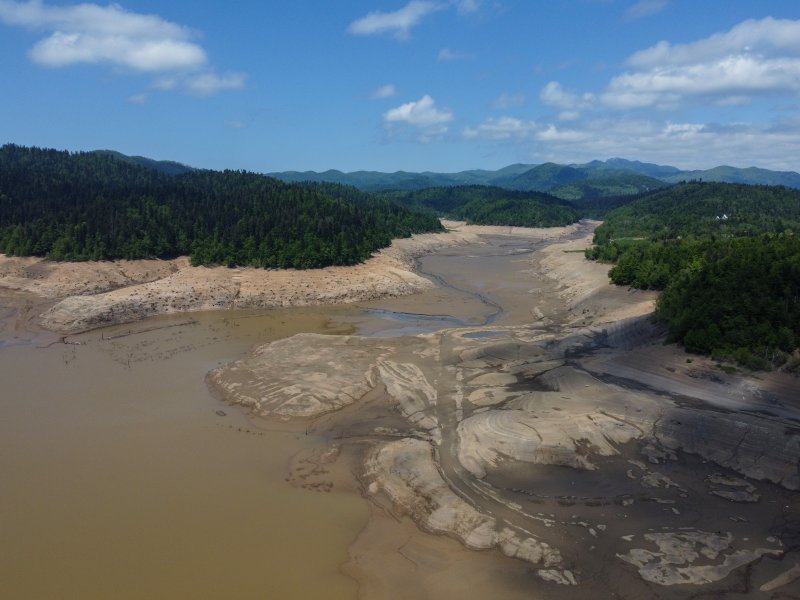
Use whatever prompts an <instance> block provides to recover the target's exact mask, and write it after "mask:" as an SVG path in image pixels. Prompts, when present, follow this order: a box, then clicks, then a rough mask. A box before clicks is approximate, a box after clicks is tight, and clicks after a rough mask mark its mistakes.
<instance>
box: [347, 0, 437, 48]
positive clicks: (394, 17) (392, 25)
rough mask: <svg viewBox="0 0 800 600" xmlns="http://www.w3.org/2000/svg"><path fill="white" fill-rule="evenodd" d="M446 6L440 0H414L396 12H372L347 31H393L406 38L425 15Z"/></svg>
mask: <svg viewBox="0 0 800 600" xmlns="http://www.w3.org/2000/svg"><path fill="white" fill-rule="evenodd" d="M444 8H446V6H445V5H443V4H439V3H438V2H427V1H425V0H412V1H411V2H409V3H408V4H406V5H405V6H404V7H403V8H401V9H398V10H396V11H394V12H380V11H375V12H371V13H369V14H367V16H365V17H361V18H360V19H357V20H355V21H353V22H352V23H350V25H349V26H348V27H347V31H348V33H352V34H353V35H379V34H382V33H391V34H393V35H394V36H395V37H397V38H399V39H405V38H407V37H408V34H409V31H410V30H411V28H412V27H414V26H415V25H417V24H418V23H419V22H420V21H421V20H422V19H423V17H426V16H428V15H429V14H431V13H434V12H436V11H438V10H442V9H444Z"/></svg>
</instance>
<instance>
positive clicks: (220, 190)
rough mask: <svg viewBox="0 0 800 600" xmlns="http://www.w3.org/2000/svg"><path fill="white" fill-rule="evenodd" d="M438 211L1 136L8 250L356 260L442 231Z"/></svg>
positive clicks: (1, 243)
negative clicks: (5, 140) (168, 169)
mask: <svg viewBox="0 0 800 600" xmlns="http://www.w3.org/2000/svg"><path fill="white" fill-rule="evenodd" d="M440 230H441V225H440V223H439V221H438V220H437V219H436V218H435V217H434V216H433V215H431V214H428V213H422V212H418V211H413V210H409V209H408V208H405V207H402V206H400V205H398V204H396V203H393V202H390V201H388V200H385V199H381V198H376V197H372V196H368V195H366V194H363V193H362V192H359V191H358V190H356V189H355V188H348V187H345V186H337V185H333V184H318V185H310V186H309V185H300V184H286V183H282V182H280V181H278V180H276V179H273V178H271V177H267V176H264V175H257V174H254V173H247V172H241V171H222V172H220V171H207V170H191V171H188V172H185V173H180V174H176V175H168V174H165V173H163V172H160V171H159V170H156V169H152V168H146V167H143V166H140V165H138V164H135V163H132V162H129V161H125V160H120V159H119V158H117V157H115V156H114V155H113V154H110V153H96V152H95V153H69V152H60V151H56V150H43V149H38V148H24V147H20V146H15V145H6V146H3V147H2V148H0V252H4V253H6V254H12V255H34V256H46V257H48V258H51V259H54V260H101V259H102V260H105V259H118V258H127V259H133V258H151V257H158V258H169V257H175V256H179V255H185V254H188V255H190V256H191V260H192V262H193V264H196V265H211V264H223V265H249V266H258V267H279V268H285V267H294V268H310V267H321V266H326V265H334V264H339V265H341V264H353V263H357V262H360V261H363V260H365V259H366V258H368V257H369V256H370V255H371V254H372V253H373V252H374V251H375V250H377V249H379V248H381V247H385V246H387V245H389V243H390V242H391V240H392V239H393V238H397V237H406V236H408V235H411V234H412V233H415V232H423V231H440Z"/></svg>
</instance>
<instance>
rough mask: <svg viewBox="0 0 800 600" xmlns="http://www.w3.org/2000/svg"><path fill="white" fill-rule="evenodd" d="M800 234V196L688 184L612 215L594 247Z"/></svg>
mask: <svg viewBox="0 0 800 600" xmlns="http://www.w3.org/2000/svg"><path fill="white" fill-rule="evenodd" d="M787 230H790V231H795V232H800V190H795V189H789V188H784V187H778V186H765V185H743V184H732V183H699V182H693V183H685V184H681V185H677V186H675V187H672V188H669V189H666V190H661V191H657V192H654V193H651V194H647V195H643V196H640V197H639V198H637V199H636V200H634V201H632V202H629V203H627V204H625V205H624V206H622V207H620V208H618V209H616V210H614V211H611V212H609V213H608V214H607V215H606V218H605V223H604V224H603V225H601V226H600V227H599V228H598V229H597V231H596V233H595V241H596V242H597V243H604V242H606V241H608V240H611V239H616V238H626V237H648V238H658V239H671V238H677V237H679V236H687V235H694V236H704V235H710V234H716V235H719V236H727V237H730V236H738V235H754V234H758V233H780V232H783V231H787Z"/></svg>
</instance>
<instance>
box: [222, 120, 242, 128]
mask: <svg viewBox="0 0 800 600" xmlns="http://www.w3.org/2000/svg"><path fill="white" fill-rule="evenodd" d="M225 127H228V128H229V129H244V128H245V127H247V125H245V124H244V122H242V121H237V120H230V121H225Z"/></svg>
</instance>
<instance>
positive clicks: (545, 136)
mask: <svg viewBox="0 0 800 600" xmlns="http://www.w3.org/2000/svg"><path fill="white" fill-rule="evenodd" d="M590 135H591V134H590V133H589V132H586V131H580V130H578V129H559V128H558V127H556V126H555V125H553V124H552V123H551V124H550V125H548V126H547V127H546V128H545V129H543V130H541V131H539V132H537V133H536V139H537V140H540V141H543V142H584V141H586V140H587V139H588V137H589V136H590Z"/></svg>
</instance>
